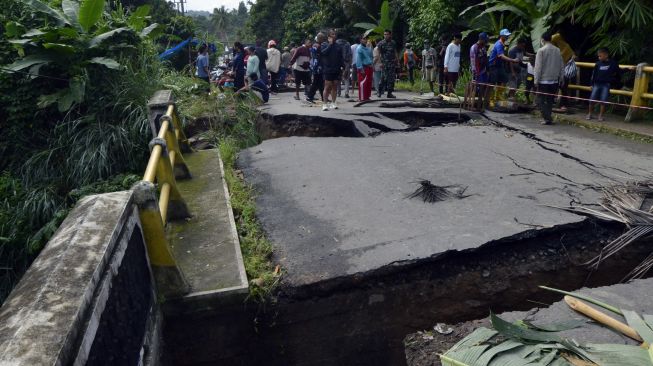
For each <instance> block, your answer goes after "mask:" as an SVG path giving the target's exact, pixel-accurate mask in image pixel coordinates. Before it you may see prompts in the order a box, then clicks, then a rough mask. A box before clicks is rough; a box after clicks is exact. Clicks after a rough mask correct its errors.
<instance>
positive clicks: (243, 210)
mask: <svg viewBox="0 0 653 366" xmlns="http://www.w3.org/2000/svg"><path fill="white" fill-rule="evenodd" d="M240 144H241V142H239V141H237V140H236V139H234V138H225V139H223V140H222V141H220V143H219V149H220V155H221V157H222V160H223V162H224V166H225V180H226V181H227V185H228V186H229V193H230V195H231V206H232V208H233V211H234V217H235V219H236V226H237V228H238V235H239V237H240V248H241V250H242V252H243V260H244V262H245V271H246V272H247V277H248V278H249V279H250V280H251V281H250V288H249V289H250V298H252V299H254V300H255V301H258V302H260V303H263V302H266V301H268V300H269V299H270V298H271V297H272V294H273V292H274V289H275V288H276V286H277V285H278V284H279V280H280V273H275V268H274V266H273V264H272V261H271V257H272V244H271V243H270V241H269V240H268V239H267V238H266V236H265V234H264V233H263V230H262V228H261V225H260V223H259V222H258V220H257V218H256V204H255V202H254V197H255V192H254V189H253V188H252V187H251V186H250V185H248V184H247V183H245V182H244V181H243V179H242V178H240V177H239V176H238V175H237V173H236V169H235V163H236V158H237V156H238V152H239V151H240Z"/></svg>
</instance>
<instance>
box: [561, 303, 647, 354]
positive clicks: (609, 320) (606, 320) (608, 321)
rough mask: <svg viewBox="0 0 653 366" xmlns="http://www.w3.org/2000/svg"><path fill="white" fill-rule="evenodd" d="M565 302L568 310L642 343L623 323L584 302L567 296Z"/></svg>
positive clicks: (636, 334) (633, 330)
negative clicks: (572, 310)
mask: <svg viewBox="0 0 653 366" xmlns="http://www.w3.org/2000/svg"><path fill="white" fill-rule="evenodd" d="M565 302H566V303H567V305H569V307H570V308H572V309H574V310H576V311H577V312H579V313H581V314H583V315H585V316H587V317H589V318H592V319H594V320H595V321H597V322H599V323H601V324H603V325H605V326H608V327H610V328H612V329H614V330H616V331H618V332H620V333H622V334H624V335H626V336H628V337H630V338H632V339H634V340H636V341H638V342H643V340H642V338H641V337H640V336H639V334H638V333H637V331H636V330H635V329H633V328H632V327H630V326H628V325H627V324H625V323H622V322H620V321H619V320H617V319H615V318H613V317H611V316H609V315H606V314H604V313H602V312H600V311H598V310H596V309H594V308H593V307H591V306H589V305H587V304H585V303H584V302H582V301H580V300H578V299H575V298H573V297H571V296H569V295H566V296H565Z"/></svg>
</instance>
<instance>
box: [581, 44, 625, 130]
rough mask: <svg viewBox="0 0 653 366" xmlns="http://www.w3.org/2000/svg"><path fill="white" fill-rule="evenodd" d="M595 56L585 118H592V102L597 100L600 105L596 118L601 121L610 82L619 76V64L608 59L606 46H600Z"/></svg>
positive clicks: (608, 54)
mask: <svg viewBox="0 0 653 366" xmlns="http://www.w3.org/2000/svg"><path fill="white" fill-rule="evenodd" d="M597 57H598V59H599V60H598V61H597V62H596V64H595V65H594V71H592V95H591V96H590V105H589V110H588V111H587V117H585V118H586V119H588V120H590V119H592V110H593V109H594V105H593V103H592V102H598V103H599V104H600V105H601V107H600V108H599V118H598V120H599V121H603V113H604V112H605V102H607V101H608V97H609V96H610V83H611V82H612V81H614V80H615V79H617V78H618V77H619V66H618V65H617V63H616V62H614V60H612V59H610V53H609V52H608V49H607V48H600V49H599V51H598V52H597Z"/></svg>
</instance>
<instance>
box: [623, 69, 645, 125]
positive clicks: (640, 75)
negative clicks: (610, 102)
mask: <svg viewBox="0 0 653 366" xmlns="http://www.w3.org/2000/svg"><path fill="white" fill-rule="evenodd" d="M647 66H648V64H647V63H641V64H638V65H637V69H636V70H635V84H634V85H633V97H632V98H631V99H630V108H628V114H626V122H632V121H636V120H637V119H639V118H641V117H642V114H643V109H642V108H639V107H643V106H646V101H645V100H644V98H643V95H644V94H646V93H648V81H649V76H648V73H647V72H646V71H645V70H644V68H645V67H647Z"/></svg>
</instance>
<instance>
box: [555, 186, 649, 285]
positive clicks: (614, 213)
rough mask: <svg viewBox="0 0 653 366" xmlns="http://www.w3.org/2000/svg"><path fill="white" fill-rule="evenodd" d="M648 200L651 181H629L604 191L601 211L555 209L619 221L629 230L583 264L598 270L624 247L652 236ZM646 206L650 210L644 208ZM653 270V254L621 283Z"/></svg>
mask: <svg viewBox="0 0 653 366" xmlns="http://www.w3.org/2000/svg"><path fill="white" fill-rule="evenodd" d="M651 199H653V181H644V182H630V183H626V184H623V185H615V186H610V187H606V188H603V198H602V199H601V202H600V206H601V208H602V209H600V210H597V209H593V208H589V207H583V206H572V207H558V208H561V209H563V210H565V211H569V212H573V213H577V214H580V215H585V216H593V217H596V218H598V219H601V220H607V221H617V222H621V223H623V224H625V225H626V226H627V227H628V231H626V232H625V233H624V234H622V235H621V236H619V237H618V238H616V239H615V240H613V241H612V242H610V243H608V244H607V245H606V246H605V247H604V248H603V249H602V250H601V253H600V254H599V255H598V256H596V257H594V258H592V259H591V260H590V261H588V262H587V263H586V264H587V265H590V266H592V267H594V268H598V266H599V265H600V264H601V262H603V261H604V260H605V259H607V258H609V257H610V256H612V255H614V254H615V253H617V252H619V251H620V250H622V249H623V248H625V247H626V246H628V245H630V244H631V243H633V242H635V241H637V240H639V239H642V238H645V237H647V236H650V235H651V234H653V205H650V203H649V201H650V200H651ZM647 203H648V205H649V206H651V207H648V208H647V207H644V206H646V204H647ZM652 267H653V254H651V255H649V256H648V257H647V258H646V259H645V260H644V262H642V263H641V264H640V265H638V266H637V267H636V268H635V269H633V270H632V271H631V272H630V273H629V274H628V275H627V276H626V278H624V280H626V281H627V280H631V279H635V278H641V277H643V276H644V275H645V274H646V273H647V272H648V270H649V269H651V268H652Z"/></svg>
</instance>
